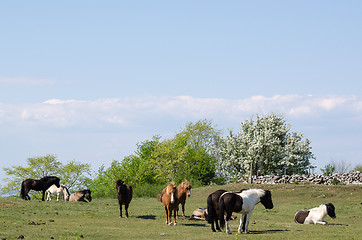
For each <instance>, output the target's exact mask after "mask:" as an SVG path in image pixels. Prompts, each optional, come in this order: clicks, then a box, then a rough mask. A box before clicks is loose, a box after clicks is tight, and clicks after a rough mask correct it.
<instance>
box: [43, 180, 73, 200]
mask: <svg viewBox="0 0 362 240" xmlns="http://www.w3.org/2000/svg"><path fill="white" fill-rule="evenodd" d="M45 193H46V195H47V201H51V200H52V198H51V197H50V195H51V194H56V196H57V202H58V201H59V195H63V200H64V201H69V196H70V193H69V190H68V188H67V187H66V186H64V185H60V187H57V186H55V185H54V184H53V185H51V186H50V188H48V189H47V190H46V191H45Z"/></svg>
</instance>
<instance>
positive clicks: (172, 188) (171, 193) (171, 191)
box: [160, 182, 179, 225]
mask: <svg viewBox="0 0 362 240" xmlns="http://www.w3.org/2000/svg"><path fill="white" fill-rule="evenodd" d="M160 200H161V202H162V203H163V206H164V208H165V213H166V224H168V225H172V219H171V217H172V211H173V212H174V217H173V222H174V225H176V224H177V223H176V217H177V210H178V205H179V199H178V193H177V187H176V185H175V183H174V182H171V183H170V184H169V185H168V186H167V187H166V188H164V189H163V190H162V193H161V196H160Z"/></svg>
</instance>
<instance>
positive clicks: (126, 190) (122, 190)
mask: <svg viewBox="0 0 362 240" xmlns="http://www.w3.org/2000/svg"><path fill="white" fill-rule="evenodd" d="M116 189H117V198H118V203H119V212H120V213H119V217H120V218H121V217H122V205H124V208H125V211H126V218H128V206H129V203H130V202H131V200H132V192H133V190H132V186H130V185H126V184H123V180H122V179H119V180H117V181H116Z"/></svg>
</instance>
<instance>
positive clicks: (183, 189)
mask: <svg viewBox="0 0 362 240" xmlns="http://www.w3.org/2000/svg"><path fill="white" fill-rule="evenodd" d="M177 192H178V200H179V202H180V204H181V207H182V217H183V218H184V219H185V203H186V197H190V196H191V184H190V183H189V182H188V181H187V180H185V181H183V182H182V183H180V184H179V185H178V186H177ZM177 216H178V208H177Z"/></svg>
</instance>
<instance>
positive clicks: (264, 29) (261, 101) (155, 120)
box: [0, 1, 362, 177]
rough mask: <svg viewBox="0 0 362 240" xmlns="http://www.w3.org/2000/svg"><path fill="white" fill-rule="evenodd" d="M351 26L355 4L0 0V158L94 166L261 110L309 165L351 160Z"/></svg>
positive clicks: (356, 93) (355, 88)
mask: <svg viewBox="0 0 362 240" xmlns="http://www.w3.org/2000/svg"><path fill="white" fill-rule="evenodd" d="M360 29H362V2H361V1H346V2H343V1H62V2H54V1H51V2H49V1H37V2H29V1H16V2H14V1H2V2H1V3H0V32H1V38H0V133H1V137H0V152H1V154H0V165H1V166H2V167H9V166H11V165H23V164H24V163H25V160H26V159H27V158H29V157H34V156H43V155H46V154H55V155H57V156H58V159H59V160H60V161H62V162H65V163H66V162H68V161H71V160H76V161H79V162H84V163H90V164H91V165H92V167H93V169H94V170H97V169H98V167H99V166H100V165H102V164H105V165H106V166H109V164H110V163H111V161H112V160H121V159H122V158H123V157H124V156H127V155H130V154H132V153H133V152H134V150H135V148H136V143H137V142H140V141H143V140H147V139H151V138H152V136H153V135H155V134H159V135H161V136H163V137H165V138H167V137H172V136H173V135H174V133H175V132H177V131H179V130H180V129H182V128H183V127H184V126H185V125H186V123H188V122H195V121H197V120H200V119H205V118H206V119H211V120H213V122H214V124H216V125H217V126H218V127H219V128H220V129H222V130H224V131H225V132H227V130H228V129H234V130H235V131H238V130H239V129H240V124H241V122H243V121H244V120H245V119H248V118H250V117H252V116H253V115H255V114H268V113H270V112H275V113H281V114H284V115H285V118H286V120H287V121H288V122H289V123H290V124H291V125H292V131H296V132H302V133H303V134H304V135H305V137H306V138H308V139H310V140H311V142H312V145H311V146H312V148H313V149H312V151H313V153H314V154H315V156H316V157H317V159H316V161H314V162H313V163H314V164H315V165H317V166H318V167H319V168H321V167H323V166H325V165H326V164H327V163H329V162H331V161H337V162H338V161H345V162H347V163H350V164H351V167H353V166H355V165H356V164H362V157H361V156H362V148H361V142H362V137H361V133H362V127H361V126H362V125H361V123H362V94H361V89H362V68H361V66H362V44H361V42H362V33H361V31H360ZM0 177H3V172H2V171H1V172H0Z"/></svg>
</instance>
